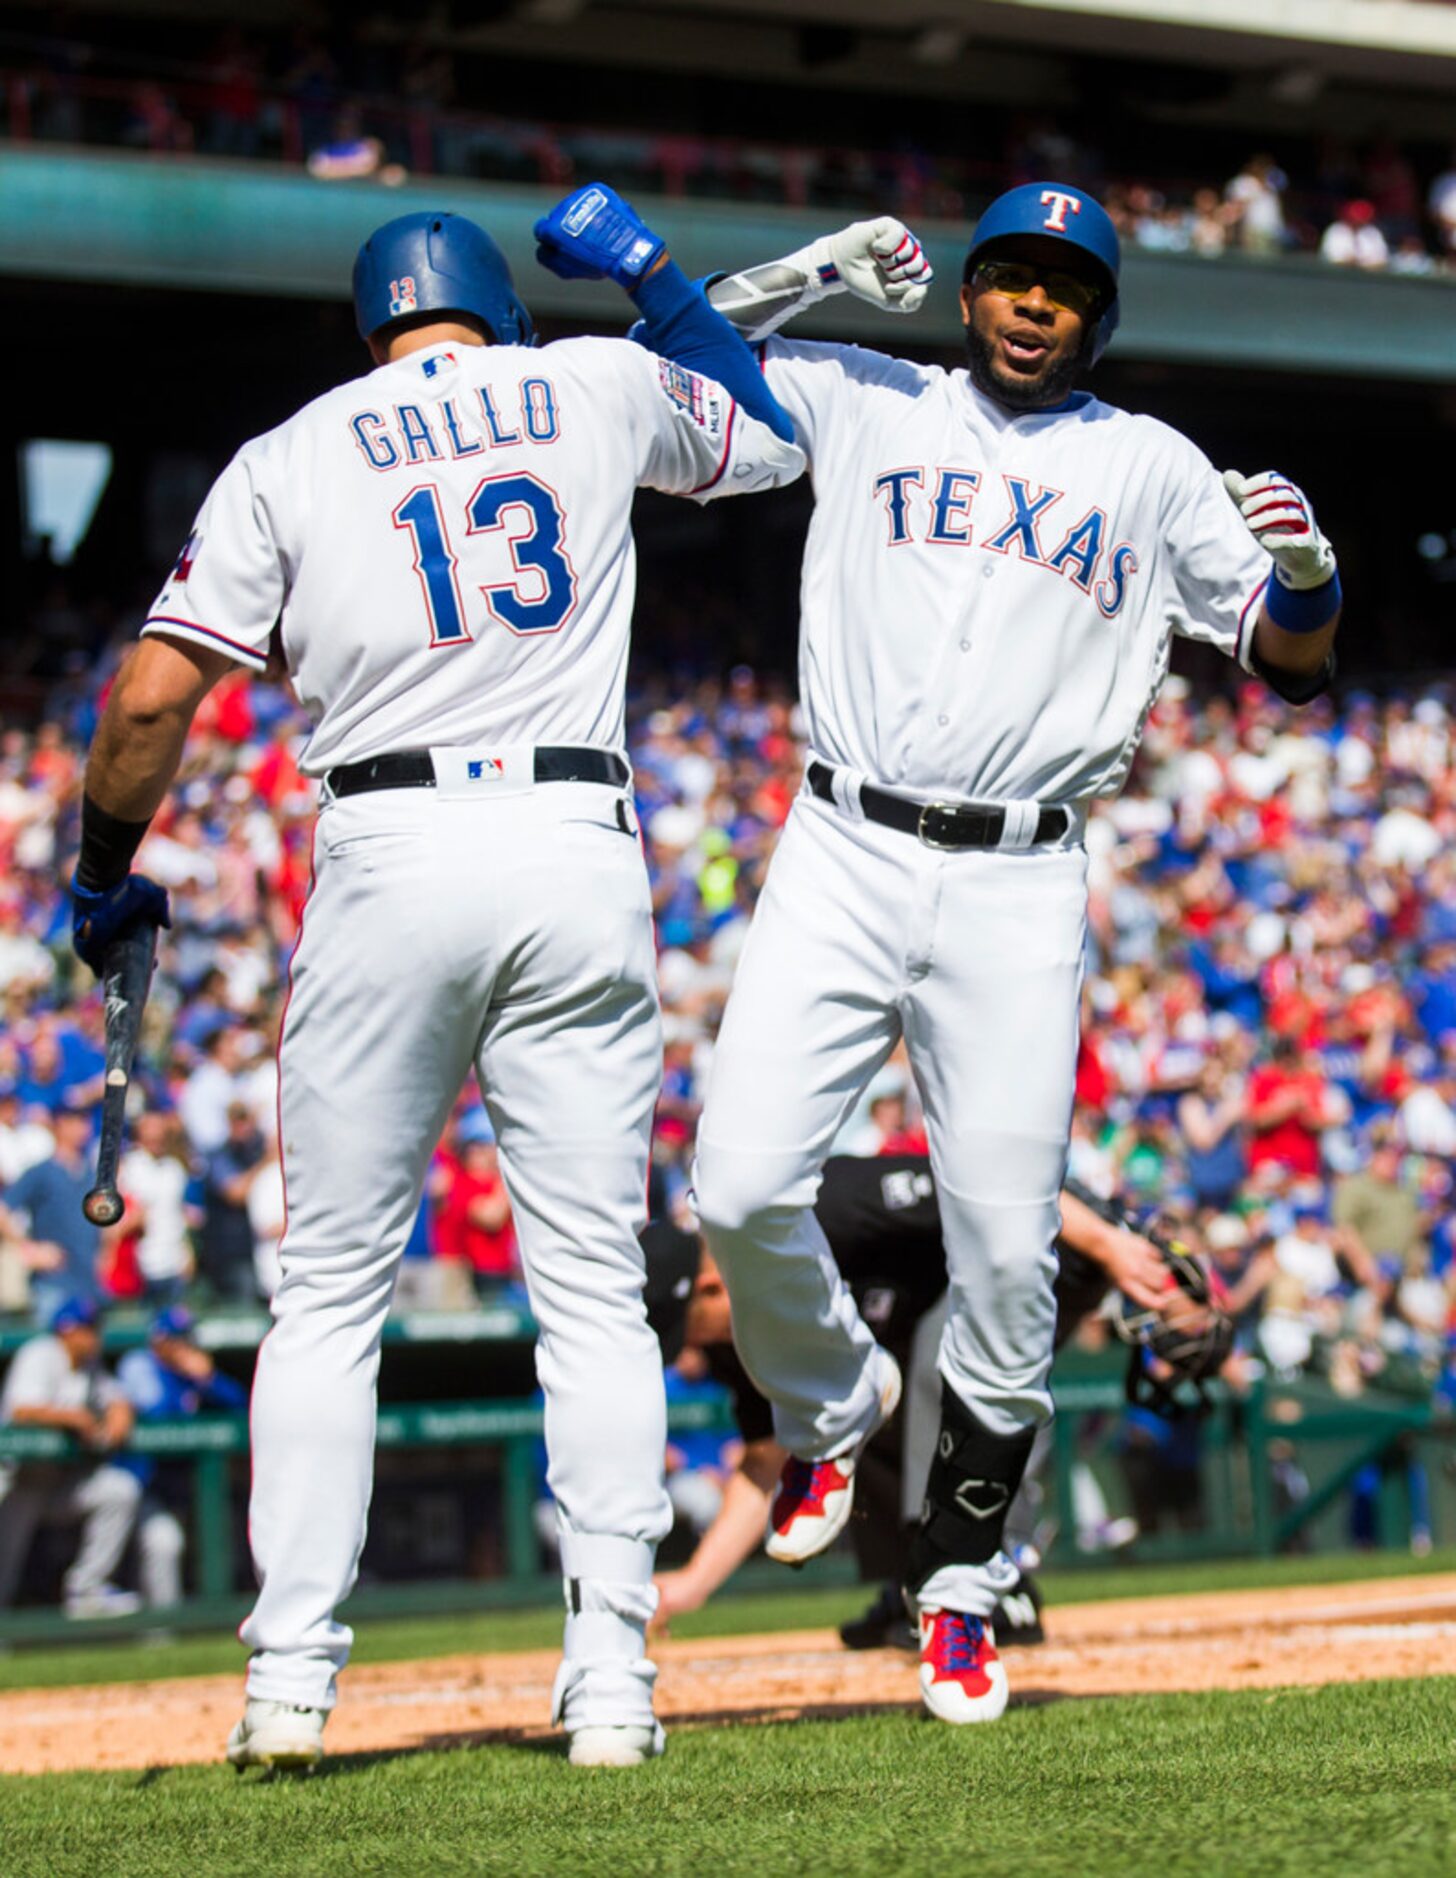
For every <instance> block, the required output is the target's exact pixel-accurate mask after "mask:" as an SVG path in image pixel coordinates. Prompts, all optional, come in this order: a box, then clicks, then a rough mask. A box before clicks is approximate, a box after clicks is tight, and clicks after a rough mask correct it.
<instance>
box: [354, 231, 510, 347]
mask: <svg viewBox="0 0 1456 1878" xmlns="http://www.w3.org/2000/svg"><path fill="white" fill-rule="evenodd" d="M420 313H440V314H445V313H468V314H470V315H472V316H473V317H474V318H475V319H478V320H480V321H482V322H483V323H484V325H485V326H486V328H487V329H488V331H489V333H490V336H491V338H492V339H495V340H497V341H498V342H499V343H500V344H501V345H506V346H532V345H534V344H535V343H536V329H535V328H534V327H533V326H532V324H531V315H530V314H529V313H528V312H527V311H526V309H525V306H524V305H523V304H522V302H521V300H520V299H519V298H518V297H517V294H516V289H515V283H514V282H513V281H512V279H511V270H510V268H509V266H508V265H507V263H506V257H505V256H504V255H503V254H502V253H501V251H500V249H499V248H498V247H497V246H496V245H495V243H494V242H493V241H492V240H491V238H490V236H489V235H488V234H486V232H485V230H484V229H483V228H477V227H476V225H475V223H474V222H472V221H470V220H468V219H467V217H465V216H463V215H455V214H452V213H451V212H450V211H449V210H448V209H440V210H435V211H427V212H425V213H424V214H420V215H401V216H398V217H396V219H395V220H394V221H392V222H386V223H385V224H384V226H383V228H376V229H375V231H374V233H373V234H372V235H371V236H370V237H369V239H368V240H367V241H366V242H365V243H364V246H363V247H362V248H361V249H360V250H359V256H358V259H357V260H356V261H355V263H354V316H355V318H356V319H357V320H358V322H359V335H360V337H361V338H362V339H372V338H373V336H374V334H375V333H377V332H380V331H382V330H383V329H384V328H385V327H386V326H392V325H393V324H394V322H395V321H396V320H405V319H413V318H414V317H415V316H416V315H417V314H420Z"/></svg>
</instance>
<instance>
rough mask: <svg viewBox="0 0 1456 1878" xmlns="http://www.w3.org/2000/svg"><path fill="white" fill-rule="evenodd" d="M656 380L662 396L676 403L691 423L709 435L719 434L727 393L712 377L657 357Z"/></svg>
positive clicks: (720, 433) (722, 424) (723, 417)
mask: <svg viewBox="0 0 1456 1878" xmlns="http://www.w3.org/2000/svg"><path fill="white" fill-rule="evenodd" d="M657 380H658V383H659V384H660V385H661V387H662V391H663V396H664V397H666V398H667V400H668V402H669V403H670V404H673V405H675V406H676V407H677V409H678V410H679V411H681V412H682V414H683V416H684V417H686V418H687V419H688V421H689V422H690V423H693V424H696V425H697V427H698V429H699V430H701V431H704V432H706V433H707V435H708V436H710V437H718V436H721V435H722V432H723V428H724V421H725V415H726V413H725V407H726V406H727V405H728V403H729V402H730V400H729V398H728V394H727V393H726V392H725V391H724V390H723V389H722V388H721V386H718V385H715V384H714V383H713V381H712V380H711V379H708V378H701V377H699V375H698V374H697V373H696V372H690V371H689V370H688V369H687V367H686V366H685V365H679V364H677V363H676V362H675V361H674V360H672V359H659V360H658V361H657Z"/></svg>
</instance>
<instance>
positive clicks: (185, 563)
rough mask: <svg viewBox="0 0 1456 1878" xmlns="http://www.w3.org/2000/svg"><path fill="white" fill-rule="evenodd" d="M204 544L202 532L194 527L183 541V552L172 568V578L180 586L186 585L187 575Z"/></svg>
mask: <svg viewBox="0 0 1456 1878" xmlns="http://www.w3.org/2000/svg"><path fill="white" fill-rule="evenodd" d="M201 546H202V535H201V532H200V531H199V530H198V529H196V528H194V529H193V531H192V533H191V534H190V535H189V536H188V537H187V539H186V540H185V541H184V542H183V543H182V552H181V553H180V554H179V555H178V556H177V563H176V566H175V567H174V568H173V569H172V578H173V580H174V581H176V582H177V584H178V585H179V586H181V585H185V583H186V580H187V576H188V575H189V574H190V573H191V572H192V569H193V567H194V566H195V565H196V562H197V550H198V549H199V548H200V547H201Z"/></svg>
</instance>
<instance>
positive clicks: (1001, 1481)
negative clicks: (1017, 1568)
mask: <svg viewBox="0 0 1456 1878" xmlns="http://www.w3.org/2000/svg"><path fill="white" fill-rule="evenodd" d="M1035 1439H1036V1430H1035V1429H1034V1428H1022V1429H1018V1430H1017V1432H1016V1433H1015V1434H1014V1435H998V1434H993V1433H992V1432H991V1430H990V1429H989V1428H987V1427H985V1426H984V1425H983V1424H982V1423H981V1422H979V1421H978V1420H977V1419H976V1417H975V1416H974V1415H973V1414H972V1413H971V1411H970V1410H969V1409H968V1408H967V1407H966V1405H965V1404H964V1402H962V1401H961V1399H960V1397H959V1396H957V1395H956V1394H955V1392H954V1391H953V1390H952V1389H951V1387H950V1384H949V1383H947V1382H944V1381H942V1384H941V1408H940V1436H939V1438H938V1440H937V1441H936V1444H935V1459H934V1460H933V1461H932V1462H931V1466H930V1478H929V1480H928V1481H927V1482H926V1488H925V1504H924V1506H923V1507H922V1509H921V1513H920V1525H919V1527H918V1529H917V1530H916V1533H915V1537H914V1539H913V1540H912V1541H911V1545H910V1558H909V1566H908V1570H907V1572H906V1576H905V1582H906V1585H907V1587H908V1588H909V1589H910V1590H911V1591H918V1590H919V1589H920V1587H921V1585H923V1584H924V1583H925V1581H926V1580H927V1579H928V1578H930V1577H931V1576H932V1575H933V1574H934V1573H935V1572H937V1571H940V1570H941V1569H942V1568H943V1567H944V1566H947V1565H984V1564H985V1563H986V1562H987V1560H989V1559H993V1558H994V1557H995V1556H996V1554H997V1553H998V1552H999V1551H1000V1550H1001V1541H1002V1538H1003V1537H1004V1534H1005V1530H1006V1514H1007V1512H1008V1510H1009V1509H1010V1506H1011V1502H1012V1500H1014V1499H1015V1497H1016V1490H1017V1488H1018V1487H1019V1486H1020V1485H1021V1476H1022V1474H1023V1473H1024V1472H1025V1471H1026V1463H1027V1458H1028V1457H1029V1455H1030V1453H1031V1444H1032V1442H1033V1441H1034V1440H1035Z"/></svg>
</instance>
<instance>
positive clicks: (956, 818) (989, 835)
mask: <svg viewBox="0 0 1456 1878" xmlns="http://www.w3.org/2000/svg"><path fill="white" fill-rule="evenodd" d="M809 787H810V788H811V789H812V790H813V791H814V794H815V795H816V796H819V797H820V798H821V799H822V800H823V801H825V802H833V801H834V771H833V770H832V769H830V768H829V766H828V764H826V763H811V764H810V765H809ZM859 802H860V807H861V808H862V809H863V810H864V812H865V819H866V821H871V822H882V823H883V824H884V826H885V827H886V828H898V829H899V831H900V833H901V834H902V835H915V836H918V838H919V839H920V840H921V841H923V842H924V843H925V845H926V847H927V848H997V847H999V846H1000V845H1001V836H1002V834H1003V833H1004V832H1005V828H1006V811H1005V809H1003V808H998V807H997V806H996V805H995V804H994V803H991V802H912V801H911V800H910V799H909V797H908V796H896V795H891V794H890V792H889V790H888V789H876V788H875V786H874V784H873V783H861V784H860V791H859ZM1071 825H1072V818H1071V816H1070V815H1069V814H1068V813H1067V811H1066V810H1065V809H1056V808H1043V809H1041V810H1039V811H1038V813H1037V818H1036V833H1035V834H1034V835H1033V836H1032V840H1031V843H1030V844H1029V845H1031V846H1039V845H1040V844H1041V843H1042V842H1044V841H1060V840H1061V838H1062V836H1063V835H1064V834H1066V832H1067V830H1068V829H1069V828H1070V827H1071Z"/></svg>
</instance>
